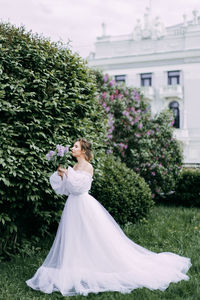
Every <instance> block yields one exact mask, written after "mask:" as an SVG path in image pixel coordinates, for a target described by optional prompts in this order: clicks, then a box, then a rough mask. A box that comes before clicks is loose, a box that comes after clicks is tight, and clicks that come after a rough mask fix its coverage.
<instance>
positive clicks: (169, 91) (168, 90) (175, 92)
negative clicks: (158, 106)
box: [159, 85, 183, 100]
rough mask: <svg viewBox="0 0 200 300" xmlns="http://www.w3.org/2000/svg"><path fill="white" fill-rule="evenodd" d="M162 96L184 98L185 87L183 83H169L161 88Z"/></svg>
mask: <svg viewBox="0 0 200 300" xmlns="http://www.w3.org/2000/svg"><path fill="white" fill-rule="evenodd" d="M159 94H160V98H165V99H169V98H173V99H178V100H181V99H183V87H182V86H181V85H168V86H163V87H161V88H160V89H159Z"/></svg>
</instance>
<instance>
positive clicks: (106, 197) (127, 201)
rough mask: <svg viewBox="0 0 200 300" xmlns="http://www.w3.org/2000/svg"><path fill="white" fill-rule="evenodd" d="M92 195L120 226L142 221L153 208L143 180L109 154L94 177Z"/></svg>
mask: <svg viewBox="0 0 200 300" xmlns="http://www.w3.org/2000/svg"><path fill="white" fill-rule="evenodd" d="M92 194H93V195H94V196H95V197H96V198H97V199H98V200H99V201H100V202H101V203H102V205H103V206H104V207H105V208H106V209H107V210H108V211H109V212H110V214H111V215H112V216H113V217H114V219H115V220H116V221H117V222H118V223H119V224H120V225H125V224H126V223H127V222H132V223H135V222H136V221H138V220H140V219H142V218H145V217H146V216H147V215H148V212H149V209H150V208H151V207H152V205H153V201H152V196H151V190H150V188H149V186H148V185H147V183H146V182H145V181H144V179H143V178H141V177H140V176H139V175H138V174H136V173H135V172H134V171H133V170H131V169H129V168H127V167H126V165H125V164H124V163H122V162H121V161H120V159H119V158H115V157H114V156H112V155H109V156H108V157H107V158H106V159H105V160H104V164H103V169H102V173H101V174H96V176H95V178H94V181H93V185H92Z"/></svg>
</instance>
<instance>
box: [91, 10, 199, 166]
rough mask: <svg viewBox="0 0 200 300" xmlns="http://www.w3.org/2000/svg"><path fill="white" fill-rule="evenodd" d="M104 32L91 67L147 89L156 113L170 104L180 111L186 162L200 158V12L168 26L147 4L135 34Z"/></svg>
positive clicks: (178, 127)
mask: <svg viewBox="0 0 200 300" xmlns="http://www.w3.org/2000/svg"><path fill="white" fill-rule="evenodd" d="M102 27H103V28H102V29H103V33H102V36H101V37H98V38H97V41H96V43H95V52H94V53H90V55H89V57H88V63H89V65H90V66H91V67H93V68H97V69H102V70H103V71H104V73H108V74H109V75H111V76H113V77H114V78H115V80H116V81H117V82H125V83H126V84H127V85H129V86H134V87H139V88H141V89H142V91H143V94H144V97H145V100H146V101H147V102H148V103H149V105H150V106H151V110H152V114H153V115H155V114H156V113H159V112H160V111H161V110H163V109H164V108H167V107H168V108H170V109H172V110H173V112H174V115H175V124H174V126H175V127H176V130H175V136H176V137H177V138H178V139H179V140H181V141H182V142H183V149H184V162H185V163H186V164H196V163H200V17H198V11H193V19H192V20H189V21H187V16H186V15H184V16H183V23H181V24H177V25H174V26H170V27H165V26H164V24H163V22H162V21H161V20H160V18H159V17H156V18H152V15H151V11H150V9H149V8H146V12H145V14H144V20H143V22H141V21H140V20H139V19H138V20H137V24H136V26H135V28H134V30H133V32H132V33H130V34H128V35H120V36H108V35H106V28H105V24H102Z"/></svg>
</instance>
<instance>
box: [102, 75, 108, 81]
mask: <svg viewBox="0 0 200 300" xmlns="http://www.w3.org/2000/svg"><path fill="white" fill-rule="evenodd" d="M108 78H109V76H108V74H106V75H105V76H104V78H103V80H104V82H107V81H108Z"/></svg>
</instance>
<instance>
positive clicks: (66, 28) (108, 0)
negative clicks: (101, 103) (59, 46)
mask: <svg viewBox="0 0 200 300" xmlns="http://www.w3.org/2000/svg"><path fill="white" fill-rule="evenodd" d="M147 6H151V10H152V16H153V17H156V16H160V18H161V20H162V21H163V22H164V24H165V26H170V25H174V24H177V23H181V22H182V20H183V14H186V15H187V19H188V20H190V19H192V11H193V10H194V9H197V10H198V15H200V0H0V19H1V21H3V22H7V21H9V22H11V23H12V24H15V25H17V26H20V25H23V26H25V28H26V29H27V31H29V30H32V31H33V32H37V33H39V34H42V35H44V36H45V37H50V38H51V40H52V41H59V40H62V41H63V42H64V43H65V44H67V43H69V45H70V47H71V49H72V51H73V52H78V53H79V54H80V55H81V56H82V57H83V58H86V57H87V56H88V55H89V53H90V52H92V51H94V50H95V48H94V43H95V41H96V38H97V37H98V36H101V35H102V26H101V24H102V23H105V24H106V34H107V35H120V34H130V33H131V32H132V31H133V28H134V27H135V25H136V20H137V19H138V18H139V19H141V20H143V15H144V12H145V8H146V7H147Z"/></svg>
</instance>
